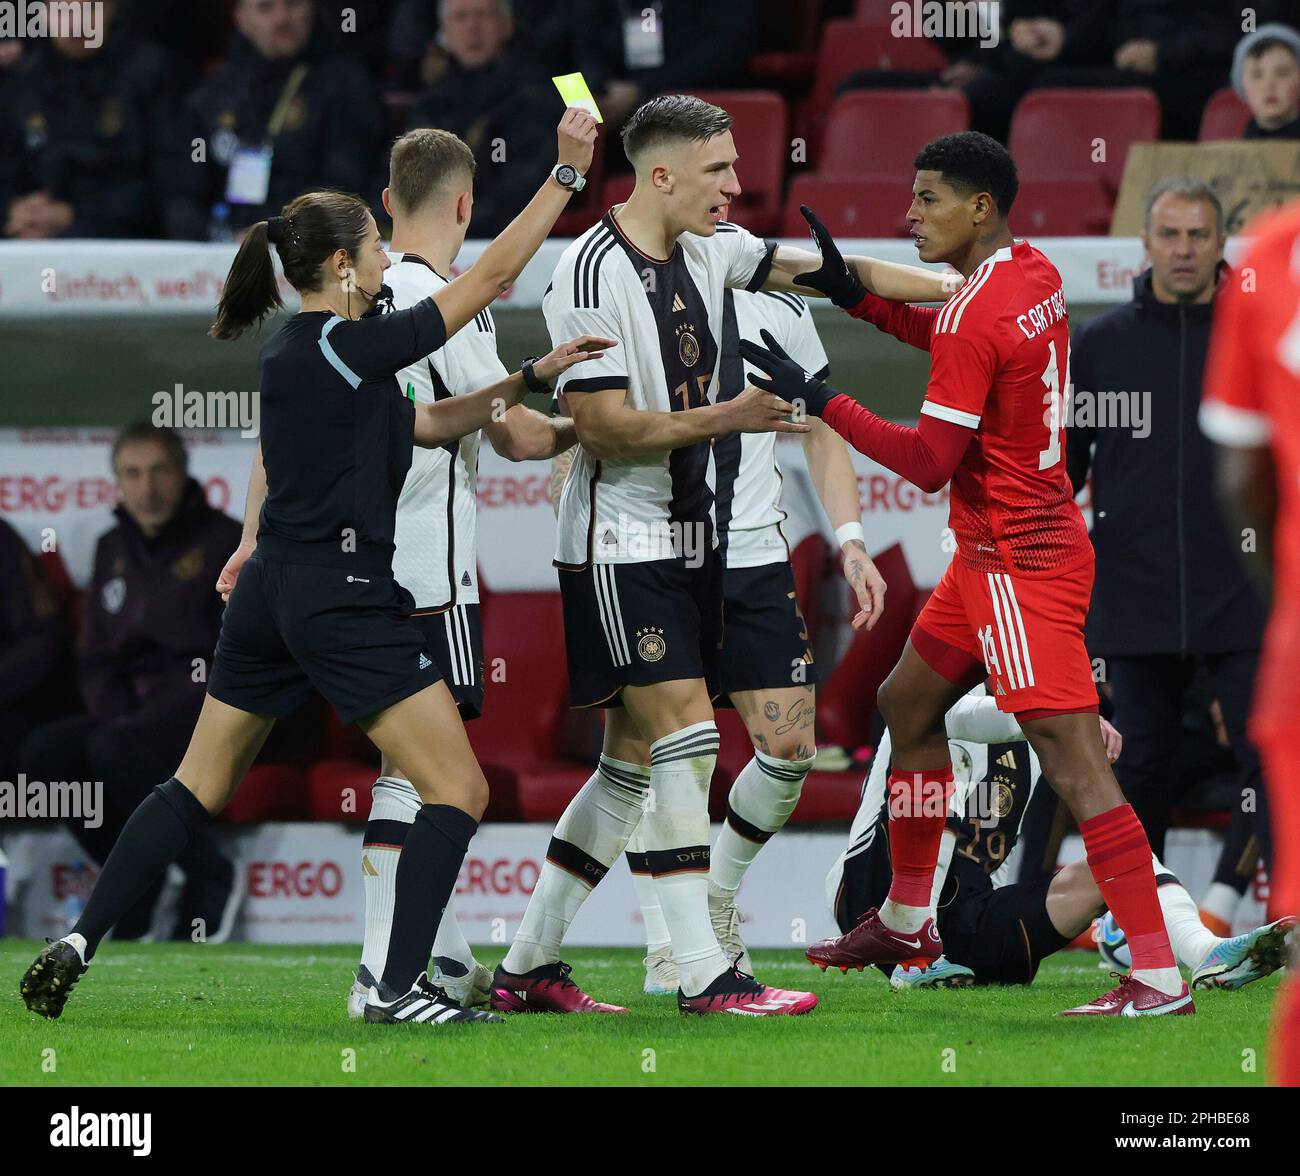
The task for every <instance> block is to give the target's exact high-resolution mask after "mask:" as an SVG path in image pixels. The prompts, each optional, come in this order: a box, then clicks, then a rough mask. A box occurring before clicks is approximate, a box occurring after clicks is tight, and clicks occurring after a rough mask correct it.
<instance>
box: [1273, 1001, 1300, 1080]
mask: <svg viewBox="0 0 1300 1176" xmlns="http://www.w3.org/2000/svg"><path fill="white" fill-rule="evenodd" d="M1271 1061H1272V1064H1271V1065H1270V1067H1269V1069H1270V1070H1271V1071H1272V1072H1271V1074H1270V1078H1271V1080H1272V1083H1273V1085H1274V1086H1300V980H1296V979H1294V978H1292V979H1289V980H1287V982H1286V983H1285V984H1283V985H1282V991H1281V992H1279V993H1278V994H1277V999H1276V1001H1274V1003H1273V1057H1272V1059H1271Z"/></svg>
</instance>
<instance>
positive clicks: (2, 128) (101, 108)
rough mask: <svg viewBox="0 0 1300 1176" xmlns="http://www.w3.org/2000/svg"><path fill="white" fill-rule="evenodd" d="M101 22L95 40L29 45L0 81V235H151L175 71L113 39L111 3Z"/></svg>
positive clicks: (151, 50) (156, 56) (144, 49)
mask: <svg viewBox="0 0 1300 1176" xmlns="http://www.w3.org/2000/svg"><path fill="white" fill-rule="evenodd" d="M101 20H102V22H103V27H102V30H100V32H101V33H102V38H101V37H100V36H96V37H94V38H91V39H90V40H85V39H77V38H74V37H71V36H63V35H51V36H50V37H49V38H48V39H46V40H43V41H31V42H29V43H28V44H27V45H26V46H25V47H24V49H23V52H22V56H21V58H20V60H18V62H17V64H15V65H14V66H13V68H12V69H11V70H10V71H9V74H8V77H7V78H6V80H5V83H4V94H3V100H0V209H3V210H4V215H5V225H4V233H5V236H7V237H19V238H23V239H26V240H35V239H42V238H48V237H156V236H158V233H159V201H158V195H157V193H158V190H159V184H158V180H159V176H160V170H161V169H160V167H159V160H160V159H161V158H162V153H163V152H164V151H165V150H166V149H167V147H168V143H169V139H170V137H171V135H172V127H173V120H174V112H175V109H176V103H177V100H178V95H179V88H178V82H177V73H176V70H175V68H174V65H173V62H172V60H171V59H170V58H169V57H168V56H167V54H165V53H164V52H163V51H162V50H161V49H159V48H157V47H156V46H154V45H150V44H147V43H140V42H134V41H132V40H131V39H130V38H128V37H127V36H125V35H122V30H121V29H119V28H118V22H117V15H116V3H115V0H108V2H107V3H105V4H104V6H103V8H102V16H101ZM57 28H58V29H59V30H61V31H62V32H70V31H72V30H71V29H70V28H68V27H67V26H65V25H63V24H59V25H57ZM83 31H84V30H83Z"/></svg>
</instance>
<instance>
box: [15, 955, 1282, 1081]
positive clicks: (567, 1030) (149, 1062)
mask: <svg viewBox="0 0 1300 1176" xmlns="http://www.w3.org/2000/svg"><path fill="white" fill-rule="evenodd" d="M38 948H39V945H38V944H37V943H36V942H34V941H28V940H18V941H15V940H0V977H2V978H3V985H4V988H3V992H4V996H3V997H2V998H0V1085H21V1086H47V1085H48V1086H59V1085H66V1086H84V1085H100V1084H106V1085H125V1086H156V1085H182V1086H183V1085H216V1086H220V1085H235V1086H241V1085H250V1086H251V1085H257V1086H273V1085H308V1086H356V1085H363V1086H368V1085H373V1086H382V1085H431V1086H432V1085H493V1086H502V1085H533V1086H535V1085H642V1086H656V1085H670V1086H676V1085H738V1086H747V1085H773V1086H786V1085H824V1084H835V1085H840V1084H848V1085H859V1084H864V1085H891V1086H893V1085H927V1086H929V1085H934V1086H949V1085H957V1086H979V1085H1071V1084H1079V1085H1136V1086H1141V1085H1174V1086H1188V1085H1204V1086H1237V1085H1241V1086H1256V1085H1263V1082H1264V1074H1265V1048H1266V1040H1267V1035H1268V1019H1269V1010H1270V1007H1271V1005H1272V1001H1273V996H1274V993H1275V991H1276V988H1277V977H1276V976H1272V977H1269V978H1268V979H1267V980H1263V981H1260V982H1258V983H1256V984H1254V985H1251V986H1249V987H1247V988H1245V989H1242V990H1241V991H1239V992H1208V993H1200V994H1198V995H1197V1008H1198V1012H1197V1015H1196V1016H1195V1017H1167V1018H1166V1017H1161V1018H1155V1019H1151V1020H1139V1021H1133V1020H1128V1019H1123V1020H1121V1019H1118V1018H1116V1019H1113V1020H1112V1019H1107V1020H1104V1021H1096V1020H1080V1021H1063V1020H1060V1019H1058V1018H1056V1017H1055V1016H1054V1014H1055V1013H1056V1012H1057V1010H1059V1009H1062V1008H1065V1007H1067V1006H1069V1005H1073V1004H1078V1003H1082V1002H1083V1001H1085V1000H1087V999H1089V998H1090V997H1092V996H1095V995H1097V994H1099V993H1100V992H1102V991H1103V990H1104V988H1105V987H1106V984H1107V976H1106V974H1105V973H1104V972H1103V971H1101V970H1100V969H1099V968H1098V967H1097V966H1096V956H1093V955H1089V954H1086V953H1079V952H1068V953H1063V954H1062V955H1059V956H1056V957H1054V958H1052V959H1049V960H1048V961H1047V962H1046V963H1045V964H1044V966H1043V968H1042V970H1041V972H1040V973H1039V977H1038V979H1037V981H1036V982H1035V983H1034V984H1033V986H1032V987H1029V988H1004V989H994V988H979V989H965V990H949V991H939V992H894V991H892V990H891V989H890V988H889V985H888V984H887V983H886V981H885V979H884V977H883V976H881V975H880V974H879V973H867V972H863V973H861V974H858V973H856V972H850V973H849V974H847V975H841V974H839V973H837V972H827V973H825V974H824V975H823V974H822V973H821V972H819V971H817V970H816V969H815V968H814V967H813V966H812V965H811V964H808V963H805V962H804V961H803V960H802V958H801V956H799V955H798V954H796V953H795V952H793V951H756V952H755V953H754V956H755V966H756V968H757V970H758V973H759V975H760V976H762V977H763V978H764V979H766V980H767V981H768V982H769V983H773V984H780V985H785V986H787V987H791V988H811V989H812V990H813V991H815V992H817V993H818V994H819V995H820V996H821V998H822V1003H821V1005H820V1006H819V1007H818V1008H817V1009H816V1010H815V1011H814V1012H813V1013H811V1014H810V1015H808V1016H804V1017H789V1018H786V1017H773V1018H763V1019H758V1018H748V1017H725V1016H718V1017H707V1018H694V1017H692V1018H685V1017H682V1016H681V1015H680V1014H679V1013H678V1012H677V1008H676V1004H675V1002H674V1001H673V1000H672V998H670V997H649V996H645V995H643V994H642V992H641V982H642V977H643V971H642V967H641V961H640V956H641V953H640V952H638V951H634V950H631V949H617V950H615V949H592V948H575V949H574V950H573V951H572V952H571V953H570V954H569V955H568V957H567V958H568V960H569V962H570V963H572V964H573V967H574V977H575V979H577V980H578V981H579V982H580V983H582V984H583V985H584V987H585V988H586V989H587V990H588V991H589V992H591V993H592V994H593V995H595V996H597V997H599V998H602V999H605V1000H610V1001H614V1002H616V1003H619V1004H624V1005H627V1006H628V1007H629V1008H630V1009H631V1013H630V1014H629V1015H625V1016H568V1017H555V1016H549V1017H547V1016H516V1017H511V1018H509V1023H508V1024H505V1025H483V1026H476V1027H475V1026H461V1027H458V1028H450V1027H442V1028H438V1027H433V1026H380V1025H365V1024H362V1023H357V1022H351V1021H348V1020H347V1019H346V1014H345V1011H344V1005H345V1000H346V997H347V991H348V988H349V986H350V984H351V980H352V974H351V969H352V967H353V966H354V964H355V961H356V949H355V948H351V947H338V946H329V947H281V946H275V947H272V946H254V945H250V944H228V945H225V946H220V947H210V946H191V945H185V944H179V945H173V944H165V945H137V944H122V945H120V946H118V945H115V944H113V943H111V942H110V943H107V944H105V946H104V947H103V948H102V949H101V951H100V953H99V956H98V957H97V959H96V961H95V963H94V964H93V965H92V967H91V969H90V971H89V972H88V973H87V974H86V976H85V977H84V978H83V979H82V981H81V983H80V984H79V985H78V987H77V990H76V992H75V993H74V994H73V996H72V999H71V1000H70V1001H69V1003H68V1007H67V1009H66V1011H65V1012H64V1014H63V1017H62V1018H61V1019H60V1020H58V1021H52V1022H51V1021H44V1020H41V1019H40V1018H38V1017H36V1016H33V1015H32V1014H30V1013H28V1012H27V1011H26V1009H24V1008H23V1004H22V1000H21V998H20V997H19V996H18V980H19V977H20V976H21V975H22V972H23V970H24V969H25V968H26V967H27V965H28V964H29V963H30V962H31V960H32V959H33V957H34V956H35V954H36V952H37V950H38ZM502 954H503V952H502V949H501V948H500V946H497V947H495V948H492V949H483V950H482V951H481V953H480V957H479V958H480V959H481V960H482V962H483V963H485V964H487V965H488V966H492V965H494V964H495V963H496V962H497V961H498V960H499V959H500V957H501V955H502Z"/></svg>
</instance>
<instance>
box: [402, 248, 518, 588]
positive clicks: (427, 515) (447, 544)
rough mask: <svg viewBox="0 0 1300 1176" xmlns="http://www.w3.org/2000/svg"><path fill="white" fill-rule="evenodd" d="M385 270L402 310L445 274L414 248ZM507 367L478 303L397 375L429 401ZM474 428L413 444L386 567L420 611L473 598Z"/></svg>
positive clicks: (493, 379)
mask: <svg viewBox="0 0 1300 1176" xmlns="http://www.w3.org/2000/svg"><path fill="white" fill-rule="evenodd" d="M389 256H390V257H392V259H393V264H392V265H391V266H390V267H389V268H388V270H387V271H386V272H385V274H384V281H385V284H386V285H387V286H388V287H389V288H390V289H391V290H392V291H393V307H394V309H397V310H401V309H404V308H405V307H408V306H414V305H415V304H416V303H417V302H419V301H421V299H424V298H428V297H429V296H430V295H432V294H436V293H437V292H438V291H439V290H440V289H442V287H443V286H445V285H447V284H448V283H447V279H446V278H444V277H443V276H442V275H441V274H439V273H437V272H435V271H434V269H433V267H432V266H431V265H430V264H429V263H428V262H427V261H425V260H424V259H423V258H421V257H417V256H416V255H415V254H413V253H408V254H401V253H392V254H390V255H389ZM507 375H509V373H508V372H507V371H506V369H505V367H504V366H503V365H502V363H501V360H500V359H498V358H497V336H496V325H495V324H494V323H493V321H492V315H491V312H489V311H487V310H482V311H480V312H479V313H478V314H477V315H475V316H474V319H473V320H472V321H471V322H469V323H467V324H466V325H465V326H464V327H462V328H461V329H460V330H459V331H457V332H456V333H455V334H454V335H453V336H452V337H451V338H450V339H448V340H447V342H446V344H444V346H443V347H442V348H441V349H440V350H439V351H436V352H434V353H433V354H432V355H430V356H427V357H425V358H424V359H422V360H420V361H419V363H415V364H412V365H411V366H410V367H408V368H405V369H404V370H403V371H401V372H399V373H398V375H397V379H398V382H399V383H400V385H401V388H402V391H403V392H408V393H409V392H410V391H413V393H414V396H415V400H416V403H418V404H432V403H434V402H435V401H438V400H445V399H447V397H449V396H464V395H466V394H467V393H469V392H477V391H478V390H479V389H480V388H487V387H489V386H491V385H492V384H497V383H499V382H500V381H502V380H504V379H505V378H506V376H507ZM479 441H480V433H479V432H477V431H476V432H474V433H470V434H469V435H468V436H465V437H462V438H461V439H460V440H459V441H452V442H449V443H448V444H446V445H443V446H439V447H438V448H437V449H425V448H423V447H421V446H417V447H416V449H415V453H414V455H413V456H412V459H411V469H410V472H409V473H408V474H407V475H406V483H405V484H404V485H403V487H402V493H401V496H400V497H399V498H398V500H397V529H396V532H395V536H394V544H395V546H396V551H395V552H394V554H393V574H394V575H395V576H396V577H397V580H398V583H400V584H401V585H402V586H403V587H404V588H406V590H407V591H408V592H410V593H411V595H412V596H414V597H415V604H416V608H417V609H419V610H421V611H429V610H440V609H444V608H451V607H453V606H455V605H460V604H476V603H478V567H477V561H476V558H475V516H476V505H477V504H476V499H475V479H476V476H477V473H478V447H479Z"/></svg>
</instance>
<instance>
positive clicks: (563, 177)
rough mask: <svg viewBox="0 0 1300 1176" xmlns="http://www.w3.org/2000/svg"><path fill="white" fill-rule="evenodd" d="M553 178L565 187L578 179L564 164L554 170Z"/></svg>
mask: <svg viewBox="0 0 1300 1176" xmlns="http://www.w3.org/2000/svg"><path fill="white" fill-rule="evenodd" d="M555 178H556V180H557V181H559V182H560V183H561V184H564V185H565V186H566V187H567V186H568V185H569V184H572V183H573V181H574V180H576V179H577V178H578V173H577V171H576V170H575V169H574V168H571V167H570V166H569V165H568V164H567V163H566V164H563V165H562V166H560V167H558V168H556V169H555Z"/></svg>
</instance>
